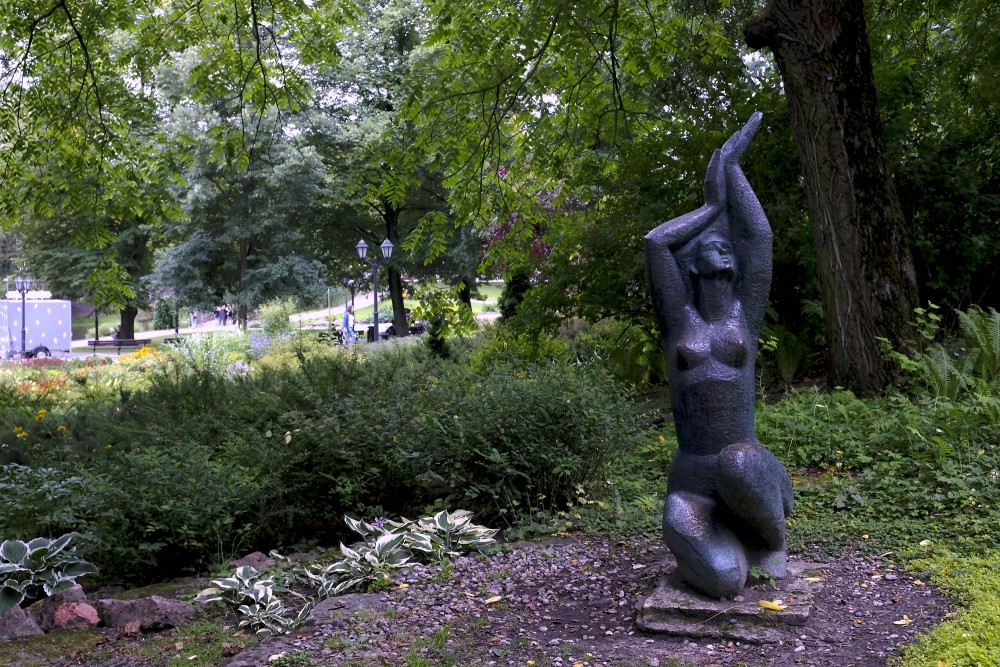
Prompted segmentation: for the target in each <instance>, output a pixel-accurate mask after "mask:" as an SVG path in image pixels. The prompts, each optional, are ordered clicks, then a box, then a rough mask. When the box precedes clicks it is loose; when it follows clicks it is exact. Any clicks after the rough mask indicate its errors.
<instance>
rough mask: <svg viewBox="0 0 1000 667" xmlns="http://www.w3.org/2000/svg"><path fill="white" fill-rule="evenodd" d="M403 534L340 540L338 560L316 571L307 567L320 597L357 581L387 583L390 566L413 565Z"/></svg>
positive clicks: (344, 588) (351, 585) (340, 590)
mask: <svg viewBox="0 0 1000 667" xmlns="http://www.w3.org/2000/svg"><path fill="white" fill-rule="evenodd" d="M406 537H407V536H406V534H405V533H391V532H384V533H382V534H381V535H371V536H370V538H366V541H365V542H359V543H358V544H355V545H353V546H352V547H345V546H344V545H343V544H341V545H340V553H341V555H342V556H343V558H342V559H341V560H338V561H336V562H335V563H333V564H332V565H327V566H326V567H323V568H320V569H317V570H316V571H311V570H309V569H306V575H307V576H308V577H309V578H310V579H311V580H312V581H313V583H314V584H315V585H316V586H317V594H318V595H319V597H321V598H325V597H329V596H331V595H340V594H341V593H343V592H345V591H347V590H350V589H351V588H354V587H355V586H358V585H360V584H367V585H369V586H372V585H374V586H379V585H384V584H387V583H389V582H390V581H392V575H391V574H390V573H391V572H392V571H393V570H396V569H399V568H401V567H406V566H407V565H412V563H411V559H412V555H411V554H410V552H409V551H407V550H406V549H405V548H404V542H405V541H406Z"/></svg>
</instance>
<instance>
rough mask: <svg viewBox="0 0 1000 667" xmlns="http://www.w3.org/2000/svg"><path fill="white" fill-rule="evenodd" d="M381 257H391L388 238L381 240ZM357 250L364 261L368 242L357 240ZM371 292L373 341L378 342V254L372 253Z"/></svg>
mask: <svg viewBox="0 0 1000 667" xmlns="http://www.w3.org/2000/svg"><path fill="white" fill-rule="evenodd" d="M379 247H380V248H382V257H384V258H386V259H389V258H390V257H392V243H391V242H390V241H389V239H386V240H385V241H382V245H381V246H379ZM355 249H356V250H357V251H358V259H360V260H361V261H364V259H365V255H367V254H368V244H367V243H365V240H364V239H361V240H360V241H358V245H356V246H355ZM372 293H373V295H374V297H375V302H374V306H375V339H374V342H376V343H377V342H379V341H380V340H381V338H380V337H379V335H378V255H375V254H373V255H372Z"/></svg>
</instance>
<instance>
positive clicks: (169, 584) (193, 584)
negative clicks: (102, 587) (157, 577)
mask: <svg viewBox="0 0 1000 667" xmlns="http://www.w3.org/2000/svg"><path fill="white" fill-rule="evenodd" d="M206 587H208V583H206V581H205V580H204V579H191V578H187V579H174V580H173V581H165V582H163V583H159V584H150V585H149V586H143V587H142V588H133V589H131V590H127V591H125V592H124V593H119V594H118V595H115V596H114V597H115V599H116V600H138V599H139V598H148V597H152V596H154V595H158V596H159V597H163V598H183V597H185V596H191V597H193V596H194V595H197V594H198V592H199V591H201V590H202V589H204V588H206Z"/></svg>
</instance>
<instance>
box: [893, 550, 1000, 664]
mask: <svg viewBox="0 0 1000 667" xmlns="http://www.w3.org/2000/svg"><path fill="white" fill-rule="evenodd" d="M914 565H915V566H916V567H917V568H919V569H927V570H930V571H932V572H934V573H935V582H936V583H938V584H939V585H940V586H941V588H942V589H943V590H944V591H945V593H947V595H948V597H950V598H951V599H952V601H953V602H954V603H955V605H956V606H958V607H960V608H961V611H959V612H958V614H957V615H956V616H955V617H954V618H953V619H950V620H947V621H945V622H944V623H942V624H941V625H939V626H937V627H936V628H934V630H932V631H931V632H929V633H927V634H925V635H922V636H921V637H920V639H919V641H918V642H917V643H916V644H914V645H913V646H909V647H906V648H905V649H904V650H903V652H902V655H901V656H900V658H899V659H898V660H897V661H896V662H895V663H893V665H894V667H924V666H925V665H942V666H947V667H1000V555H993V556H990V557H987V558H969V557H959V556H957V555H955V554H943V555H938V556H935V557H933V558H930V559H926V560H921V561H917V562H916V563H914Z"/></svg>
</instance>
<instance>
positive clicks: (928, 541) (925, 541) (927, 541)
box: [920, 540, 931, 547]
mask: <svg viewBox="0 0 1000 667" xmlns="http://www.w3.org/2000/svg"><path fill="white" fill-rule="evenodd" d="M930 545H931V541H930V540H920V546H922V547H929V546H930Z"/></svg>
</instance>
